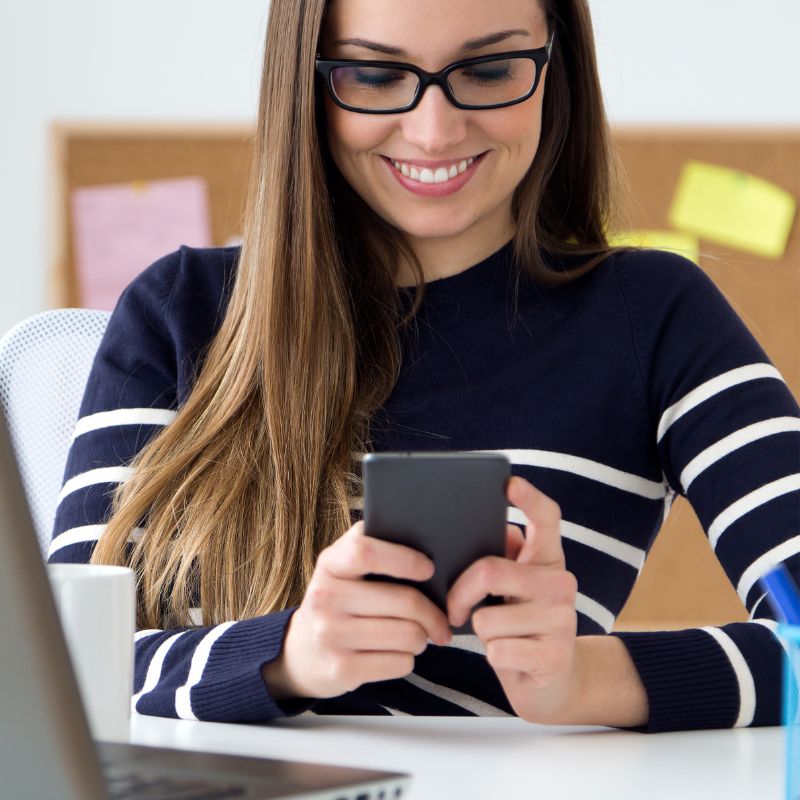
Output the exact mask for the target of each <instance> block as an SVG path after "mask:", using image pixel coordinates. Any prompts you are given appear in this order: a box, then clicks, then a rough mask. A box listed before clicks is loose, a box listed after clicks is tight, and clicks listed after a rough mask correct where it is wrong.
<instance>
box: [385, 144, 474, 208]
mask: <svg viewBox="0 0 800 800" xmlns="http://www.w3.org/2000/svg"><path fill="white" fill-rule="evenodd" d="M487 152H488V151H486V152H483V153H481V154H480V155H478V156H475V157H474V158H475V160H474V161H473V162H472V163H471V164H470V165H469V166H468V167H467V168H466V169H465V170H464V172H462V173H461V174H460V175H457V176H456V177H455V178H451V179H450V180H449V181H445V182H444V183H420V182H419V181H413V180H411V179H410V178H406V177H405V175H403V174H402V173H401V172H398V171H397V170H396V169H395V168H394V165H393V164H392V161H400V160H402V159H390V158H387V157H386V156H381V159H382V160H383V162H384V163H385V164H386V168H387V169H388V170H389V171H390V172H391V173H392V175H394V177H395V180H397V182H398V183H399V184H400V185H401V186H402V187H403V188H405V189H408V191H410V192H413V193H414V194H416V195H421V196H423V197H446V196H447V195H451V194H453V193H455V192H457V191H458V190H459V189H461V188H462V187H463V186H464V185H465V184H466V183H468V182H469V180H470V178H472V176H473V175H474V174H475V172H476V170H477V169H478V167H479V166H480V165H481V164H482V163H483V158H484V156H485V155H486V153H487ZM468 157H470V158H471V156H468ZM461 160H462V161H465V160H466V159H461ZM454 162H455V159H453V160H451V161H406V162H405V163H406V164H414V165H415V166H417V165H419V166H421V167H425V166H427V167H428V169H434V168H435V167H436V165H438V166H445V165H447V166H449V165H450V164H453V163H454ZM429 165H430V166H429Z"/></svg>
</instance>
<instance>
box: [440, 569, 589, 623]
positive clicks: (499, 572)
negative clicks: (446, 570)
mask: <svg viewBox="0 0 800 800" xmlns="http://www.w3.org/2000/svg"><path fill="white" fill-rule="evenodd" d="M576 591H577V581H576V580H575V576H574V575H572V573H570V572H567V571H566V570H554V569H553V568H552V567H541V566H537V565H534V564H521V563H520V562H518V561H509V560H508V559H505V558H498V557H496V556H487V557H486V558H481V559H478V561H475V562H474V563H473V564H471V565H470V566H469V567H467V568H466V569H465V570H464V572H462V573H461V575H459V576H458V578H457V579H456V581H455V583H454V584H453V586H452V587H451V588H450V591H449V592H448V595H447V611H448V617H449V619H450V623H451V624H452V625H455V626H458V625H462V624H463V623H464V622H466V620H467V619H468V618H469V615H470V612H471V610H472V609H473V608H474V607H475V605H476V604H477V603H479V602H480V601H481V600H483V598H484V597H487V596H488V595H490V594H491V595H495V596H498V597H506V598H509V599H510V600H518V601H519V600H532V601H534V602H536V603H540V604H542V605H547V606H552V605H565V604H570V605H572V606H573V607H574V605H575V592H576Z"/></svg>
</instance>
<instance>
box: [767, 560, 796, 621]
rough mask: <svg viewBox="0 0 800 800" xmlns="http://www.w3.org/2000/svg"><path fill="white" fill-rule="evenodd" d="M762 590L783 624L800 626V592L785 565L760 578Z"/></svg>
mask: <svg viewBox="0 0 800 800" xmlns="http://www.w3.org/2000/svg"><path fill="white" fill-rule="evenodd" d="M759 583H760V584H761V588H762V589H763V590H764V591H765V592H766V593H767V597H766V599H767V602H768V603H769V604H770V606H772V609H773V611H774V612H775V613H776V614H777V615H778V617H779V618H780V619H781V621H782V622H785V623H786V624H788V625H800V591H798V589H797V584H796V583H795V582H794V580H793V579H792V576H791V575H790V574H789V570H788V569H786V567H785V566H784V565H783V564H778V566H777V567H775V568H774V569H772V570H770V571H769V572H768V573H767V574H766V575H764V576H763V577H761V578H759Z"/></svg>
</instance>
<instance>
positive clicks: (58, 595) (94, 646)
mask: <svg viewBox="0 0 800 800" xmlns="http://www.w3.org/2000/svg"><path fill="white" fill-rule="evenodd" d="M47 573H48V577H49V578H50V586H51V588H52V590H53V598H54V599H55V603H56V607H57V608H58V614H59V617H60V619H61V627H62V629H63V631H64V637H65V639H66V640H67V647H68V649H69V653H70V657H71V659H72V666H73V668H74V670H75V674H76V677H77V679H78V687H79V689H80V693H81V700H82V701H83V707H84V709H85V710H86V716H87V717H88V718H89V727H90V729H91V731H92V736H93V737H94V738H95V739H102V740H105V741H109V740H110V741H118V742H119V741H123V742H124V741H128V740H129V738H130V714H131V694H132V693H133V658H134V651H133V637H134V633H135V629H136V586H135V583H134V575H133V570H131V569H128V568H127V567H112V566H102V565H99V564H48V565H47Z"/></svg>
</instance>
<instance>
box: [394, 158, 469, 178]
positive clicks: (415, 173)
mask: <svg viewBox="0 0 800 800" xmlns="http://www.w3.org/2000/svg"><path fill="white" fill-rule="evenodd" d="M473 161H475V159H474V158H467V159H465V160H464V161H461V162H460V163H458V164H451V165H450V166H449V167H437V169H436V170H435V171H434V170H432V169H428V167H423V168H421V169H417V168H416V167H415V166H414V165H413V164H406V163H404V162H402V161H392V165H393V166H394V168H395V169H396V170H397V171H398V172H401V173H402V174H403V175H404V176H405V177H406V178H411V180H413V181H419V182H420V183H445V182H446V181H449V180H452V179H453V178H455V177H456V176H458V175H460V174H462V173H463V172H465V171H466V169H467V167H468V166H469V165H470V164H472V162H473Z"/></svg>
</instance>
